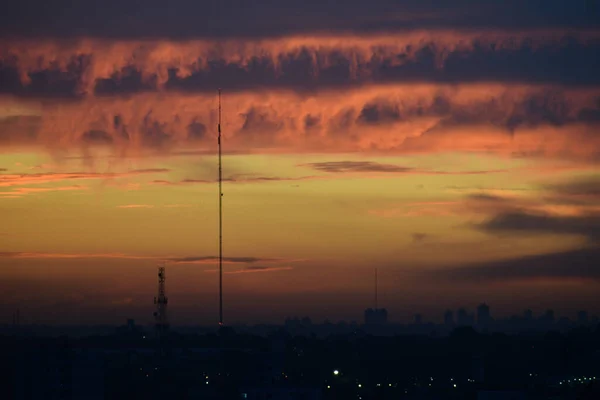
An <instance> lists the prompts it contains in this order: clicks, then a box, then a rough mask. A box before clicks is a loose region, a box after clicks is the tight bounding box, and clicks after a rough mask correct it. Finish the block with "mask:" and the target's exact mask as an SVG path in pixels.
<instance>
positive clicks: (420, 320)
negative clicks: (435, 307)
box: [415, 314, 423, 325]
mask: <svg viewBox="0 0 600 400" xmlns="http://www.w3.org/2000/svg"><path fill="white" fill-rule="evenodd" d="M422 323H423V316H422V315H421V314H415V325H421V324H422Z"/></svg>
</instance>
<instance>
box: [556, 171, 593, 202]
mask: <svg viewBox="0 0 600 400" xmlns="http://www.w3.org/2000/svg"><path fill="white" fill-rule="evenodd" d="M546 189H548V190H550V191H552V192H553V193H555V194H558V195H567V196H573V197H574V199H582V198H584V199H585V198H589V199H592V200H597V201H598V202H599V203H600V176H594V177H588V178H584V179H578V180H573V181H571V182H567V183H560V184H554V185H547V186H546Z"/></svg>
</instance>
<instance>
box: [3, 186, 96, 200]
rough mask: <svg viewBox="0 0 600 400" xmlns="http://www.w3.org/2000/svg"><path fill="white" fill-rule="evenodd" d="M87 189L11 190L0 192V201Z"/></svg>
mask: <svg viewBox="0 0 600 400" xmlns="http://www.w3.org/2000/svg"><path fill="white" fill-rule="evenodd" d="M86 189H87V187H85V186H79V185H73V186H60V187H53V188H13V189H11V190H10V191H8V192H0V199H4V198H20V197H23V196H26V195H29V194H36V193H45V192H64V191H71V190H86Z"/></svg>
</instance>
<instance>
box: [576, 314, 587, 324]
mask: <svg viewBox="0 0 600 400" xmlns="http://www.w3.org/2000/svg"><path fill="white" fill-rule="evenodd" d="M577 323H578V324H579V325H587V323H588V313H587V311H583V310H582V311H579V312H578V313H577Z"/></svg>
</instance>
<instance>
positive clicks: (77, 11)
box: [0, 0, 600, 40]
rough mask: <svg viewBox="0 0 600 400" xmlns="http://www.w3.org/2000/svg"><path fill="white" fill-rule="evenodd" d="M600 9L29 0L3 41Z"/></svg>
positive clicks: (431, 22)
mask: <svg viewBox="0 0 600 400" xmlns="http://www.w3.org/2000/svg"><path fill="white" fill-rule="evenodd" d="M599 21H600V15H599V10H598V5H597V3H596V2H593V1H585V0H551V1H544V2H538V1H528V2H523V1H519V0H485V1H477V2H473V1H469V0H455V1H452V2H450V3H449V2H447V1H445V0H433V1H428V2H425V3H424V2H422V1H418V0H407V1H402V2H398V1H393V0H373V1H369V2H364V1H360V0H348V1H346V2H344V4H343V6H342V5H340V4H339V3H337V2H328V1H316V0H308V1H307V0H303V1H301V0H281V1H271V0H256V1H253V2H252V5H250V4H248V3H245V2H242V1H238V0H226V1H218V2H215V1H213V0H200V1H194V2H190V1H186V0H174V1H172V2H170V3H169V7H168V8H167V9H165V7H164V4H163V3H162V2H159V1H158V0H149V1H145V2H144V3H143V5H142V4H141V3H139V2H137V1H135V0H120V1H117V0H104V1H100V0H93V1H88V2H86V3H85V4H78V3H75V4H72V3H68V2H65V1H63V0H52V1H41V0H23V1H19V2H14V3H10V4H7V5H6V7H5V8H4V9H3V13H2V15H1V16H0V27H1V29H0V35H4V36H9V35H31V36H53V37H78V36H93V37H104V38H134V37H136V38H139V37H145V38H147V37H151V38H155V39H156V38H171V39H179V40H185V39H189V38H197V37H213V38H215V37H220V38H223V37H277V36H282V35H290V34H305V33H307V32H348V31H351V32H357V33H368V32H374V31H375V32H376V31H382V30H385V31H388V32H394V31H403V30H411V29H432V28H448V29H480V30H481V29H484V30H485V29H490V28H492V29H494V28H496V29H497V28H500V29H519V28H528V29H531V28H560V27H562V28H581V27H594V26H597V25H598V23H599Z"/></svg>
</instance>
